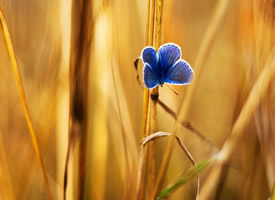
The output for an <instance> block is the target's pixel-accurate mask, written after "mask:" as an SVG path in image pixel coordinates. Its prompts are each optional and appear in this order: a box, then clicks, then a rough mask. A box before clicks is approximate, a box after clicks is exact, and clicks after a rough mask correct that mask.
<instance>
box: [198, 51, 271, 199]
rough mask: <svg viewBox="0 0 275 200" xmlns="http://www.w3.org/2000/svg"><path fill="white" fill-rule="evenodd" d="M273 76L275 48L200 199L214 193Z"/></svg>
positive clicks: (220, 154) (223, 148) (221, 152)
mask: <svg viewBox="0 0 275 200" xmlns="http://www.w3.org/2000/svg"><path fill="white" fill-rule="evenodd" d="M274 75H275V47H274V48H273V50H272V52H271V53H270V56H269V58H268V59H267V62H266V65H265V66H264V70H263V71H262V73H261V74H260V76H259V78H258V79H257V81H256V83H255V84H254V86H253V88H252V90H251V92H250V94H249V96H248V99H247V100H246V103H245V104H244V106H243V108H242V110H241V112H240V114H239V117H238V119H237V120H236V122H235V124H234V126H233V128H232V132H231V135H230V137H229V138H228V139H227V141H226V142H225V144H224V145H223V147H222V149H221V151H220V153H219V156H218V158H219V159H217V162H216V163H215V165H214V166H213V170H212V171H211V173H210V174H209V176H208V179H207V180H206V182H207V185H206V186H205V187H204V188H203V189H202V192H201V197H202V199H209V198H210V196H211V194H212V193H213V192H214V190H215V188H216V186H217V183H218V180H219V179H220V177H221V174H222V173H223V171H224V167H225V166H227V164H228V163H229V161H230V158H231V157H232V155H233V153H234V151H235V150H236V149H238V145H239V144H240V141H241V140H242V139H243V138H244V136H245V134H247V133H248V132H246V131H244V130H245V128H246V127H247V125H248V123H249V122H250V121H251V119H252V117H253V116H254V113H255V111H256V109H257V107H258V106H259V104H260V102H261V99H262V98H263V97H264V96H265V95H266V92H267V89H268V86H269V84H270V82H271V81H272V79H273V78H274Z"/></svg>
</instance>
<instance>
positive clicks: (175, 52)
mask: <svg viewBox="0 0 275 200" xmlns="http://www.w3.org/2000/svg"><path fill="white" fill-rule="evenodd" d="M158 54H159V62H160V65H161V68H162V70H164V71H167V70H169V69H170V68H171V67H172V66H173V65H174V63H175V62H177V61H178V60H179V59H180V57H181V50H180V47H179V46H177V45H176V44H172V43H168V44H164V45H162V46H161V47H160V48H159V51H158Z"/></svg>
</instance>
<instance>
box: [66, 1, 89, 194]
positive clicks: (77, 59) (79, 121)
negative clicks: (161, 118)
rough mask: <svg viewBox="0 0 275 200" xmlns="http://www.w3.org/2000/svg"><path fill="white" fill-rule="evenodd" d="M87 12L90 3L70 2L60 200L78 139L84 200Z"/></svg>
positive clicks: (87, 65) (79, 171)
mask: <svg viewBox="0 0 275 200" xmlns="http://www.w3.org/2000/svg"><path fill="white" fill-rule="evenodd" d="M91 11H92V2H91V1H90V0H82V1H76V0H75V1H73V2H72V32H71V52H70V113H69V141H68V151H67V158H66V164H65V173H64V199H65V198H66V184H67V167H68V160H69V155H70V151H71V148H72V147H73V144H74V143H75V140H76V139H79V146H78V147H79V159H78V178H79V184H78V198H79V199H84V193H85V178H86V152H87V110H88V109H87V108H88V74H89V61H90V60H89V58H90V57H89V55H90V48H91V38H92V31H93V29H92V27H91V26H92V25H93V24H92V23H91V21H92V14H91V13H92V12H91Z"/></svg>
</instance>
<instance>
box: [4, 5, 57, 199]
mask: <svg viewBox="0 0 275 200" xmlns="http://www.w3.org/2000/svg"><path fill="white" fill-rule="evenodd" d="M0 21H1V30H2V33H3V36H4V40H5V44H6V47H7V50H8V54H9V58H10V61H11V66H12V70H13V73H14V77H15V80H16V85H17V88H18V91H19V95H20V99H21V103H22V105H23V110H24V115H25V119H26V121H27V125H28V128H29V133H30V136H31V140H32V146H33V148H34V152H35V155H36V159H37V161H38V163H39V166H40V169H41V172H42V175H43V180H44V185H45V188H46V192H47V196H48V199H53V198H52V194H51V190H50V185H49V181H48V177H47V173H46V170H45V167H44V163H43V160H42V158H41V154H40V151H39V147H38V142H37V139H36V134H35V131H34V129H33V125H32V121H31V116H30V112H29V108H28V104H27V100H26V95H25V91H24V87H23V83H22V79H21V75H20V71H19V67H18V64H17V61H16V57H15V54H14V50H13V46H12V42H11V38H10V34H9V30H8V26H7V22H6V19H5V17H4V13H3V11H2V9H1V8H0Z"/></svg>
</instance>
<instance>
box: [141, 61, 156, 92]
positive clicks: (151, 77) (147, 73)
mask: <svg viewBox="0 0 275 200" xmlns="http://www.w3.org/2000/svg"><path fill="white" fill-rule="evenodd" d="M143 80H144V83H145V86H146V87H147V88H149V89H151V88H154V87H156V86H157V85H158V83H159V81H158V79H157V76H156V74H155V73H154V72H153V70H152V68H151V67H150V65H148V64H145V66H144V71H143Z"/></svg>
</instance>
